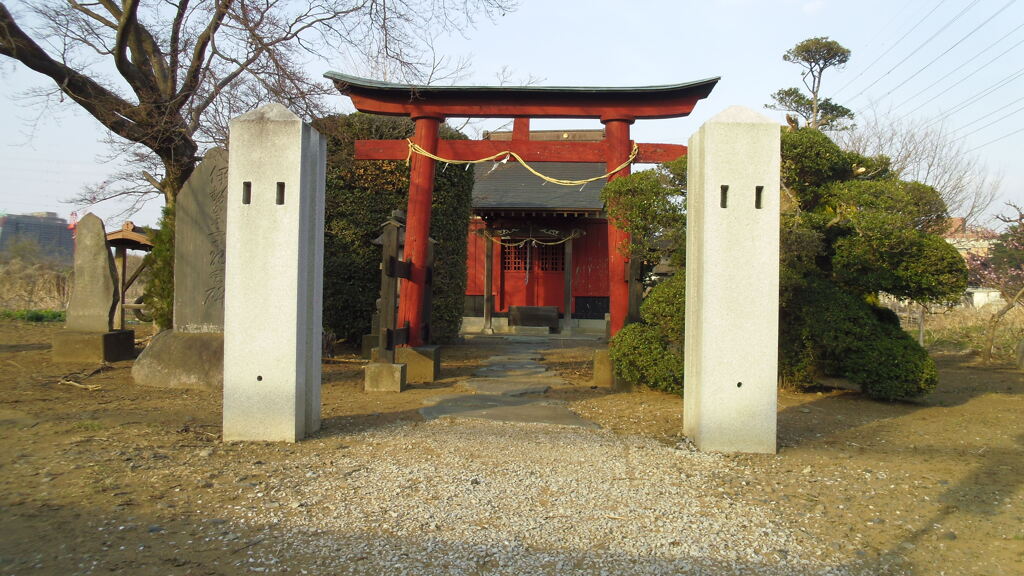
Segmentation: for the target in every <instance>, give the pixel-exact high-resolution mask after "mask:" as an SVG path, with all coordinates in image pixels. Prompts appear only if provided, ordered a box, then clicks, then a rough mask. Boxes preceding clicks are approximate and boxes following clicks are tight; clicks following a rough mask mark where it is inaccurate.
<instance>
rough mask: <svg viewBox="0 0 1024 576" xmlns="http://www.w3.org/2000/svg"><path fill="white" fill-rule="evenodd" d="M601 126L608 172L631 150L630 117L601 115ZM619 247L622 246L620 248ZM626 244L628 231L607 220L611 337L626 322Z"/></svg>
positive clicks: (620, 174) (624, 173) (618, 175)
mask: <svg viewBox="0 0 1024 576" xmlns="http://www.w3.org/2000/svg"><path fill="white" fill-rule="evenodd" d="M601 123H602V124H604V126H605V142H606V143H607V146H608V157H607V159H606V160H605V163H606V166H607V170H608V171H609V172H610V171H612V170H614V169H616V168H618V167H619V165H620V164H622V163H623V162H625V161H626V160H627V159H629V153H630V150H631V146H630V142H629V125H630V124H632V123H633V119H632V118H602V119H601ZM629 172H630V170H629V166H626V167H625V168H623V169H622V170H619V171H618V172H616V173H614V174H612V175H610V176H608V181H609V182H611V181H612V180H615V179H616V178H621V177H623V176H627V175H629ZM620 246H621V247H622V248H621V249H620ZM628 246H629V234H627V233H626V232H624V231H622V230H619V229H618V228H616V227H615V225H613V224H612V222H611V220H609V221H608V297H609V298H608V299H609V302H608V311H609V312H610V313H611V326H610V331H611V335H612V336H614V335H615V334H617V333H618V331H619V330H622V327H623V326H625V325H626V316H627V315H628V314H629V282H628V281H627V277H626V270H627V267H628V264H627V258H626V256H625V254H624V251H625V250H626V247H628Z"/></svg>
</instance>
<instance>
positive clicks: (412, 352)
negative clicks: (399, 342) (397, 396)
mask: <svg viewBox="0 0 1024 576" xmlns="http://www.w3.org/2000/svg"><path fill="white" fill-rule="evenodd" d="M395 362H397V363H399V364H405V365H406V375H407V376H408V379H409V382H433V381H435V380H437V379H438V378H439V377H440V376H441V347H440V346H419V347H417V348H396V349H395Z"/></svg>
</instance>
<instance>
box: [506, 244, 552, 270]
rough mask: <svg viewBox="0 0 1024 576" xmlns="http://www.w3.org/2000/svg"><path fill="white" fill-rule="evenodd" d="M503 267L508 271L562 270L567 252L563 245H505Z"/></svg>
mask: <svg viewBox="0 0 1024 576" xmlns="http://www.w3.org/2000/svg"><path fill="white" fill-rule="evenodd" d="M501 267H502V269H503V270H505V271H506V272H526V271H528V270H534V271H539V272H562V271H563V270H565V252H564V248H563V247H562V245H560V244H558V245H554V246H545V245H541V246H533V247H531V246H529V245H524V246H504V247H503V248H502V251H501Z"/></svg>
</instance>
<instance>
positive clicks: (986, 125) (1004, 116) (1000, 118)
mask: <svg viewBox="0 0 1024 576" xmlns="http://www.w3.org/2000/svg"><path fill="white" fill-rule="evenodd" d="M1021 110H1024V106H1021V107H1020V108H1017V109H1016V110H1014V111H1013V112H1008V113H1006V114H1003V115H1002V116H1000V117H999V118H996V119H995V120H993V121H991V122H989V123H988V124H985V125H983V126H979V127H977V128H975V129H974V130H971V131H970V132H968V133H967V134H964V135H963V136H958V137H956V138H954V139H953V140H963V139H964V138H967V137H968V136H970V135H971V134H974V133H976V132H980V131H982V130H984V129H985V128H988V127H989V126H991V125H993V124H995V123H996V122H999V121H1000V120H1003V119H1005V118H1009V117H1010V116H1013V115H1014V114H1016V113H1017V112H1020V111H1021Z"/></svg>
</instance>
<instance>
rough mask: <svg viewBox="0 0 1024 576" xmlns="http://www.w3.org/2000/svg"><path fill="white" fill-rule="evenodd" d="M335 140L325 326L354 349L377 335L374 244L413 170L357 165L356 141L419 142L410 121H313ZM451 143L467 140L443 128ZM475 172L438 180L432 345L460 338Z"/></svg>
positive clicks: (363, 117)
mask: <svg viewBox="0 0 1024 576" xmlns="http://www.w3.org/2000/svg"><path fill="white" fill-rule="evenodd" d="M314 126H315V127H316V128H317V129H318V130H319V131H320V132H321V133H322V134H324V135H326V136H327V138H328V141H327V142H328V143H327V152H328V160H327V210H326V220H325V234H324V325H325V326H327V327H330V328H331V329H332V330H333V331H334V333H335V335H336V336H337V337H338V338H341V339H345V340H348V341H349V342H352V343H357V342H359V338H360V336H361V335H363V334H366V333H368V332H369V331H370V321H371V317H372V315H373V312H374V310H375V303H376V300H377V298H378V297H379V295H380V269H379V264H380V258H381V248H380V246H376V245H374V244H371V241H372V240H373V239H374V238H376V237H377V236H379V235H380V232H381V230H380V226H381V224H383V223H384V222H385V221H386V220H388V218H389V217H390V215H391V212H392V211H393V210H395V209H401V210H403V211H404V210H405V209H406V205H407V196H408V191H409V167H408V166H407V165H406V163H405V162H400V161H363V160H360V161H357V160H355V159H354V158H353V153H354V142H355V140H361V139H398V140H401V139H405V138H408V137H410V136H412V133H413V122H412V121H411V120H409V119H407V118H394V117H387V116H373V115H369V114H351V115H348V116H333V117H330V118H326V119H323V120H319V121H317V122H315V123H314ZM441 137H442V138H444V139H465V136H464V135H462V134H461V133H459V132H457V131H455V130H453V129H451V128H448V127H447V126H442V128H441ZM472 191H473V170H472V168H470V169H469V170H465V169H463V168H462V167H455V166H452V167H449V168H447V169H445V166H444V165H443V164H440V165H439V166H438V168H437V171H436V176H435V178H434V197H433V205H432V211H431V228H430V236H431V237H432V238H434V239H435V240H436V241H437V244H436V245H435V249H434V255H435V264H434V285H433V314H432V316H431V328H432V334H431V336H432V338H431V339H432V341H434V342H446V341H451V340H453V339H455V338H456V337H457V336H458V331H459V328H460V325H461V322H462V313H463V307H464V304H463V300H464V298H465V292H466V235H467V231H468V226H469V215H470V203H471V198H472Z"/></svg>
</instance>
